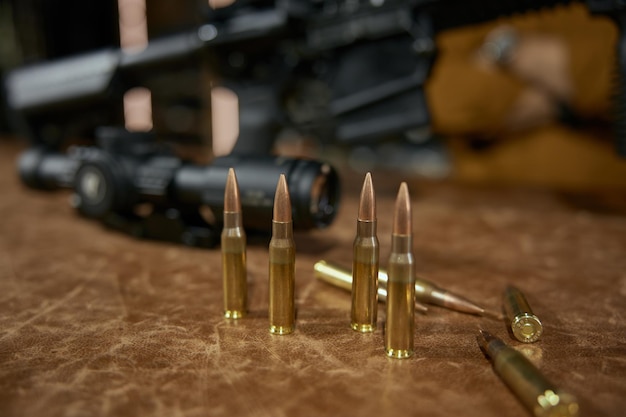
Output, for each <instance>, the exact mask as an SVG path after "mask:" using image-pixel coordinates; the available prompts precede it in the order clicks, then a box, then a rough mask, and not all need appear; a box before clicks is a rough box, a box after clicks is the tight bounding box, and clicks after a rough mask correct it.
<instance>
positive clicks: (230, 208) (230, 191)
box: [224, 168, 241, 213]
mask: <svg viewBox="0 0 626 417" xmlns="http://www.w3.org/2000/svg"><path fill="white" fill-rule="evenodd" d="M224 211H225V212H231V213H238V212H240V211H241V199H240V198H239V184H238V183H237V176H236V175H235V170H234V169H233V168H230V169H229V170H228V177H226V189H225V190H224Z"/></svg>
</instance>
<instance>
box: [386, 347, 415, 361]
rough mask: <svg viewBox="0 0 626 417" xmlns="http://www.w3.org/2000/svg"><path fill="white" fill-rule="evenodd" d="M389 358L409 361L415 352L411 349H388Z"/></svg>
mask: <svg viewBox="0 0 626 417" xmlns="http://www.w3.org/2000/svg"><path fill="white" fill-rule="evenodd" d="M386 353H387V356H389V357H390V358H394V359H407V358H410V357H411V356H413V353H414V352H413V350H411V349H387V350H386Z"/></svg>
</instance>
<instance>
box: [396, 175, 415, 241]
mask: <svg viewBox="0 0 626 417" xmlns="http://www.w3.org/2000/svg"><path fill="white" fill-rule="evenodd" d="M411 232H412V224H411V199H410V197H409V187H408V186H407V185H406V182H403V183H402V184H400V189H399V190H398V197H397V198H396V207H395V210H394V216H393V234H394V235H410V234H411Z"/></svg>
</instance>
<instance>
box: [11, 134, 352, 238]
mask: <svg viewBox="0 0 626 417" xmlns="http://www.w3.org/2000/svg"><path fill="white" fill-rule="evenodd" d="M98 142H99V144H100V147H74V148H72V149H71V150H70V152H69V153H68V154H60V153H58V152H51V151H49V150H46V149H43V148H33V149H29V150H27V151H26V152H24V153H23V154H22V155H21V157H20V161H19V172H20V176H21V178H22V180H23V181H24V182H25V183H26V184H27V185H29V186H31V187H33V188H40V189H55V188H71V189H73V190H74V191H75V205H76V208H77V209H78V210H79V211H80V212H81V213H82V214H83V215H85V216H87V217H90V218H97V219H100V220H102V221H103V222H104V223H105V224H107V225H109V226H111V227H114V228H116V229H119V230H123V231H125V232H127V233H130V234H133V235H137V236H143V237H147V238H154V239H160V240H169V241H175V242H183V243H186V244H194V245H195V244H198V245H200V246H204V245H207V244H208V243H209V242H211V243H214V242H216V241H217V240H216V238H215V236H214V235H215V233H216V232H215V230H216V229H217V230H221V224H222V212H223V205H224V188H225V184H226V177H227V174H228V170H229V168H231V167H232V168H234V169H235V171H236V172H237V177H238V182H239V189H240V195H241V202H242V210H243V213H244V216H243V219H244V227H246V228H247V229H249V230H258V231H263V232H269V231H270V230H271V220H272V208H273V203H274V193H275V190H276V183H277V181H278V178H279V176H280V174H281V173H284V174H285V175H286V177H287V181H288V186H289V190H290V194H291V201H292V208H293V219H294V227H295V228H296V229H300V230H308V229H312V228H323V227H326V226H328V225H329V224H330V223H331V222H332V221H333V219H334V217H335V215H336V213H337V207H338V204H339V195H340V185H339V177H338V175H337V173H336V171H335V170H334V169H333V168H332V167H331V166H330V165H328V164H325V163H322V162H318V161H314V160H306V159H298V158H285V157H272V156H268V155H257V154H246V155H243V154H242V155H229V156H225V157H220V158H216V159H214V160H213V161H212V163H211V164H210V165H206V166H205V165H195V164H192V163H188V162H184V161H182V160H181V159H180V158H179V157H178V156H176V155H175V154H173V153H172V152H170V151H169V150H168V149H167V148H164V147H163V146H162V145H160V144H158V143H156V142H155V141H154V138H152V137H151V136H150V135H149V134H145V133H128V132H125V131H123V130H117V129H103V130H101V131H100V137H99V140H98ZM142 204H148V205H149V208H150V210H149V213H147V214H143V215H140V214H138V213H137V212H138V210H137V208H138V207H139V206H140V205H142ZM203 206H205V207H208V208H209V209H210V210H211V211H212V213H213V216H214V218H215V222H214V223H212V224H209V223H207V221H206V220H204V218H203V217H202V215H201V213H200V209H201V207H203ZM218 235H219V233H218Z"/></svg>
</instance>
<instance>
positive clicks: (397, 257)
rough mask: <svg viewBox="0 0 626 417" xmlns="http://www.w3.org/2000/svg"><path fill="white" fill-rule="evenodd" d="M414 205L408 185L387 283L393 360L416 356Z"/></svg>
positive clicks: (401, 195) (397, 215) (403, 188)
mask: <svg viewBox="0 0 626 417" xmlns="http://www.w3.org/2000/svg"><path fill="white" fill-rule="evenodd" d="M412 235H413V233H412V223H411V201H410V199H409V189H408V187H407V185H406V183H405V182H403V183H402V184H401V185H400V190H399V191H398V197H397V198H396V206H395V209H394V218H393V232H392V234H391V255H390V256H389V267H388V282H387V324H386V327H385V352H386V353H387V356H390V357H392V358H408V357H410V356H412V355H413V345H414V340H413V338H414V336H413V334H414V332H415V321H414V316H415V272H414V267H415V260H414V258H413V254H412V243H413V242H412V240H413V236H412Z"/></svg>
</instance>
